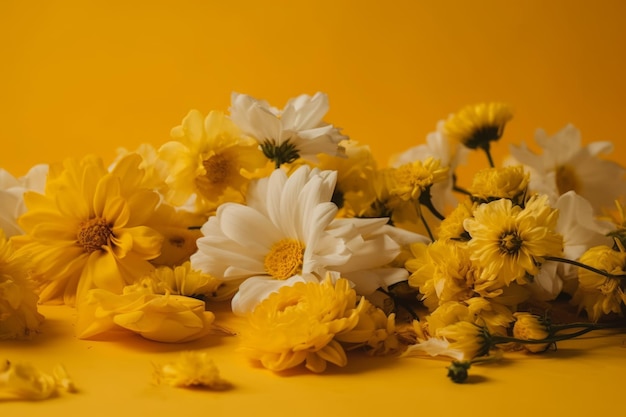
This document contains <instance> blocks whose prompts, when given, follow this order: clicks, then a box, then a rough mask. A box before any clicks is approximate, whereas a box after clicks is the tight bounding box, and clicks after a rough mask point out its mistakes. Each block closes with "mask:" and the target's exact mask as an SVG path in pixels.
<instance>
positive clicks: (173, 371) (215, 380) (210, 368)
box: [154, 351, 231, 390]
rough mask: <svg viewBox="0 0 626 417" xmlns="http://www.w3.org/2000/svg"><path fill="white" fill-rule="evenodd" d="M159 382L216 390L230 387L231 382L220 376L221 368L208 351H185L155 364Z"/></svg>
mask: <svg viewBox="0 0 626 417" xmlns="http://www.w3.org/2000/svg"><path fill="white" fill-rule="evenodd" d="M154 380H155V381H156V383H157V384H161V383H162V384H167V385H171V386H173V387H182V388H187V387H205V388H209V389H214V390H224V389H227V388H230V386H231V385H230V383H228V382H227V381H225V380H224V379H222V378H221V377H220V372H219V369H217V366H215V363H214V362H213V360H211V359H210V358H209V356H208V355H207V353H206V352H195V351H193V352H192V351H190V352H183V353H181V354H180V355H179V356H178V358H177V359H176V360H174V361H172V362H168V363H166V364H164V365H156V364H155V365H154Z"/></svg>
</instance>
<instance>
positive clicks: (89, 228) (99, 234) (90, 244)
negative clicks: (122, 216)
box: [76, 218, 113, 253]
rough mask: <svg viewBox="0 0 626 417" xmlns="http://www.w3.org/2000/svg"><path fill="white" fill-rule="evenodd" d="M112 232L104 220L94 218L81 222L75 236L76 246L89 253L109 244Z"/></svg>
mask: <svg viewBox="0 0 626 417" xmlns="http://www.w3.org/2000/svg"><path fill="white" fill-rule="evenodd" d="M112 235H113V232H112V231H111V225H109V224H108V223H107V221H106V220H105V219H102V218H95V219H91V220H88V221H86V222H82V223H81V224H80V227H79V229H78V233H77V234H76V240H77V241H78V244H79V245H80V246H82V247H83V249H84V250H85V252H87V253H91V252H93V251H96V250H100V249H102V247H103V246H106V245H108V244H109V241H110V239H111V236H112Z"/></svg>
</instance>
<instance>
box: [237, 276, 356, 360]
mask: <svg viewBox="0 0 626 417" xmlns="http://www.w3.org/2000/svg"><path fill="white" fill-rule="evenodd" d="M364 307H365V304H363V303H359V304H358V305H357V297H356V292H355V291H354V290H353V289H351V288H350V284H349V282H348V281H347V280H345V279H342V278H340V279H338V280H337V281H336V283H333V282H332V281H331V280H330V278H326V279H325V280H324V281H322V282H321V283H317V282H308V283H303V282H297V283H296V284H294V285H293V286H289V287H281V288H280V289H279V290H278V292H275V293H272V294H270V296H269V297H268V298H266V299H265V300H263V301H262V302H261V303H260V304H258V305H257V307H256V308H255V309H254V311H253V312H252V313H251V314H250V315H249V327H248V328H247V329H246V331H245V332H242V335H241V336H242V342H241V343H242V351H243V352H244V353H245V354H246V355H247V356H248V357H249V358H251V359H253V360H257V361H259V362H260V363H261V364H262V365H263V366H264V367H265V368H267V369H270V370H272V371H283V370H285V369H289V368H293V367H296V366H298V365H300V364H302V363H305V366H306V368H307V369H309V370H311V371H313V372H323V371H324V370H325V369H326V363H327V362H330V363H333V364H335V365H337V366H345V365H346V364H347V357H346V354H345V351H344V349H343V347H342V346H341V344H340V343H339V342H338V341H337V340H336V339H335V336H337V335H341V334H343V333H346V332H349V331H351V330H352V329H354V328H355V327H356V326H357V324H358V321H359V314H360V312H361V310H362V309H363V308H364Z"/></svg>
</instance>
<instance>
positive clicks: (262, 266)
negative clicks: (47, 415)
mask: <svg viewBox="0 0 626 417" xmlns="http://www.w3.org/2000/svg"><path fill="white" fill-rule="evenodd" d="M327 111H328V98H327V96H326V95H325V94H322V93H317V94H315V95H313V96H308V95H301V96H299V97H296V98H294V99H291V100H289V101H288V102H287V104H286V105H285V106H284V108H283V109H277V108H275V107H273V106H271V105H270V104H269V103H267V102H266V101H263V100H259V99H256V98H254V97H251V96H248V95H245V94H238V93H234V94H233V95H232V104H231V107H230V109H229V112H228V113H223V112H219V111H211V112H209V113H208V114H207V115H206V116H204V115H203V114H202V113H200V112H199V111H197V110H192V111H190V112H189V113H188V114H187V116H186V117H185V118H184V119H183V120H182V123H181V125H180V126H177V127H174V128H173V129H172V132H171V140H170V141H168V142H165V143H161V144H159V145H158V146H156V147H155V146H154V145H153V144H149V143H146V144H143V145H141V146H140V147H139V148H138V149H137V150H135V151H128V150H124V149H121V150H119V154H118V157H117V159H116V160H115V161H113V162H112V163H110V164H105V162H104V161H103V160H102V159H101V158H99V157H98V156H93V155H91V156H86V157H85V158H83V159H68V160H66V161H64V162H62V163H60V164H51V165H50V166H38V167H35V168H33V169H32V170H31V171H30V172H29V174H28V175H27V176H26V177H24V178H21V179H15V178H13V177H11V176H10V175H9V174H8V173H4V172H0V174H1V175H0V188H1V189H0V193H2V195H3V197H2V205H1V206H0V227H1V228H2V229H3V230H4V233H5V234H6V235H7V236H9V237H10V240H6V239H4V237H3V238H2V239H0V308H1V310H0V337H3V338H7V337H11V338H14V337H23V336H26V335H29V334H31V333H33V332H36V330H37V328H38V325H39V323H40V322H41V320H42V317H41V316H40V315H39V314H38V313H37V311H36V302H37V299H39V301H40V302H57V303H64V304H67V305H70V306H74V307H75V308H76V312H77V323H76V332H77V336H78V337H81V338H93V337H96V336H98V337H99V338H101V337H103V336H104V335H106V334H107V333H108V332H109V331H111V330H118V331H119V330H126V331H130V332H133V333H136V334H138V335H140V336H142V337H145V338H147V339H151V340H155V341H160V342H185V341H189V340H194V339H197V338H201V337H205V336H207V335H209V334H210V333H211V332H212V331H213V330H215V329H216V328H219V327H218V326H216V325H215V323H214V322H215V321H216V317H215V315H214V314H213V313H212V312H211V306H212V304H213V303H217V302H221V301H224V300H228V301H230V306H231V310H232V313H233V314H235V315H239V316H243V317H246V318H247V319H248V324H247V327H245V328H242V329H237V334H238V335H239V337H240V339H241V349H240V350H241V352H243V353H244V354H245V355H247V356H248V357H249V358H250V359H251V360H253V361H256V362H258V363H260V364H261V365H262V366H264V367H266V368H268V369H271V370H273V371H284V370H287V369H290V368H295V367H300V366H301V365H303V367H304V368H306V369H309V370H311V371H313V372H322V371H324V370H325V369H326V367H327V364H329V363H330V364H333V365H336V366H345V365H346V364H347V362H348V355H347V352H350V351H353V350H365V351H366V352H368V353H370V354H373V355H382V354H399V353H403V352H404V353H405V355H415V354H419V353H420V352H426V353H428V354H432V355H447V356H449V357H451V358H454V359H455V360H456V365H453V367H452V368H451V370H450V372H451V374H452V375H454V378H455V380H462V379H463V378H462V377H460V376H459V375H463V374H465V375H466V373H467V369H468V368H469V365H470V364H471V363H476V362H478V361H480V360H483V359H484V358H486V357H490V355H491V354H492V352H493V351H494V349H496V348H497V347H498V346H508V347H509V348H510V347H511V346H517V347H521V346H526V348H527V349H528V350H529V351H531V352H540V351H543V350H545V349H546V348H547V347H549V346H551V345H552V344H553V343H556V342H557V341H559V340H563V339H565V338H568V337H574V336H576V335H578V334H582V333H584V332H586V331H589V330H591V329H595V328H598V327H603V326H604V324H603V323H604V322H606V321H609V322H610V323H613V322H612V321H611V320H612V319H614V318H616V317H621V315H622V314H623V312H624V310H625V304H626V296H625V295H624V288H625V287H626V286H625V284H624V282H625V281H624V280H625V277H626V272H625V271H626V250H625V249H624V245H625V244H626V220H624V218H625V216H624V215H623V211H622V206H621V203H620V198H623V197H624V196H625V195H626V182H624V178H623V177H624V173H625V172H626V171H625V169H624V168H622V167H621V166H620V165H618V164H616V163H614V162H611V161H609V160H606V159H603V158H601V155H602V154H604V153H607V152H608V151H610V148H611V146H610V144H609V143H604V142H595V143H591V144H589V145H587V146H583V145H582V141H581V139H580V134H579V133H578V131H577V130H576V129H575V128H574V127H572V126H567V127H566V128H565V129H563V130H562V131H561V132H558V133H557V134H556V135H555V136H553V137H548V136H547V135H546V134H545V133H544V132H543V131H538V133H537V137H536V142H537V145H538V147H539V148H541V151H542V152H541V153H539V154H536V153H534V152H533V151H531V150H530V149H529V148H527V147H526V146H525V145H523V144H522V145H520V146H514V147H511V156H510V157H509V158H508V159H507V160H506V161H505V162H504V164H503V165H502V166H498V167H496V165H495V163H494V160H493V158H492V155H491V148H492V146H493V145H494V144H496V143H498V142H499V141H500V140H501V138H502V137H503V135H504V130H505V126H506V124H507V123H508V122H509V121H510V120H511V119H512V117H513V113H512V111H511V109H510V108H509V106H507V105H506V104H503V103H482V104H478V105H473V106H468V107H466V108H463V109H461V110H460V111H458V112H457V113H456V114H453V115H451V116H450V117H449V118H448V119H447V120H444V121H441V122H440V123H439V124H438V125H437V129H436V131H435V132H433V133H430V134H429V135H428V136H427V138H426V143H425V144H422V145H418V146H416V147H413V148H411V149H408V150H407V151H406V152H403V153H402V154H399V155H396V156H394V157H393V158H392V160H391V161H390V164H389V167H382V168H381V167H378V165H377V163H376V160H375V158H374V156H373V155H372V154H371V152H370V150H369V148H368V147H367V146H366V145H363V144H360V143H358V142H356V141H354V140H351V139H349V138H348V137H347V136H345V135H343V134H342V133H341V131H340V129H339V128H337V127H336V126H334V125H333V124H330V123H328V122H326V121H325V120H324V117H325V115H326V112H327ZM471 151H478V152H480V151H482V152H484V153H485V155H486V157H487V163H488V166H487V167H486V168H484V169H482V170H479V171H478V172H476V173H475V175H474V176H473V178H471V179H469V180H468V179H467V177H463V178H461V177H459V176H458V175H457V168H458V167H459V165H462V164H463V163H464V162H465V158H466V156H467V155H468V153H469V152H471ZM5 197H6V198H5ZM616 202H617V205H616ZM611 213H612V214H613V220H610V221H609V220H607V218H608V217H607V215H608V214H611ZM25 260H28V262H26V261H25ZM564 298H567V299H569V300H570V303H571V304H573V305H574V306H575V307H576V308H577V309H578V314H580V316H581V320H582V321H586V322H587V323H586V324H581V325H572V324H571V323H565V324H553V323H551V322H543V321H539V319H538V316H536V315H534V314H531V313H537V312H540V313H541V315H544V314H546V311H545V308H544V306H546V305H548V306H550V308H561V307H558V306H559V303H557V301H555V300H557V299H558V300H563V299H564ZM555 306H556V307H555ZM559 326H568V327H567V328H565V327H559ZM577 326H578V327H577ZM572 328H574V329H579V331H578V332H572V331H569V332H566V333H563V330H564V329H565V330H567V329H572ZM197 363H202V364H205V365H206V366H205V365H202V366H200V368H202V369H206V372H205V373H202V372H200V373H199V374H197V375H196V374H194V373H193V372H188V370H191V369H195V368H196V365H194V364H197ZM179 371H180V372H179ZM157 374H158V375H159V379H161V380H168V381H173V382H172V384H173V385H177V386H191V385H197V384H200V385H207V386H222V385H223V384H222V382H223V381H222V380H221V379H220V378H219V376H218V375H217V371H216V370H215V368H214V366H213V365H212V363H210V362H209V361H207V360H206V358H204V357H202V358H200V359H198V358H196V357H195V356H193V355H191V356H189V357H187V358H186V359H181V362H180V363H178V364H169V365H167V366H165V367H163V368H158V372H157Z"/></svg>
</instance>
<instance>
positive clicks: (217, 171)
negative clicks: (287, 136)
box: [159, 110, 267, 212]
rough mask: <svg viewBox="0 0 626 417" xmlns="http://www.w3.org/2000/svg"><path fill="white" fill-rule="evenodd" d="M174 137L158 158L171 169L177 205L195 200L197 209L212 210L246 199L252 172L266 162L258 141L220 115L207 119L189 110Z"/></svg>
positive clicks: (169, 180) (172, 193)
mask: <svg viewBox="0 0 626 417" xmlns="http://www.w3.org/2000/svg"><path fill="white" fill-rule="evenodd" d="M172 137H173V138H174V139H176V140H174V141H170V142H167V143H165V144H164V145H163V146H161V148H160V149H159V158H161V159H162V160H163V161H165V162H166V164H167V166H168V170H169V175H168V177H167V178H166V182H167V184H168V186H169V189H168V191H167V194H166V199H167V200H168V201H170V202H171V203H172V204H174V205H176V206H182V205H184V204H185V203H187V202H189V200H190V198H195V204H196V208H197V209H198V210H200V211H203V212H208V211H210V210H214V209H215V207H216V206H217V204H218V203H220V202H222V201H224V200H226V201H243V194H244V193H245V190H246V187H247V185H248V182H249V180H250V177H251V175H252V173H254V172H255V171H256V170H257V169H260V168H262V167H264V166H265V165H266V162H267V160H266V159H265V157H264V156H263V153H262V152H261V151H260V150H259V148H258V143H257V142H256V141H255V140H253V139H250V138H246V137H244V136H243V135H242V133H241V132H240V131H239V129H238V128H237V127H236V126H235V125H234V124H233V122H231V121H230V119H228V118H227V117H226V116H224V114H222V113H220V112H210V113H209V114H208V116H206V118H204V117H203V116H202V114H201V113H200V112H199V111H197V110H191V111H190V112H189V114H187V116H186V117H185V118H184V119H183V124H182V125H181V126H178V127H175V128H174V129H172Z"/></svg>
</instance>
